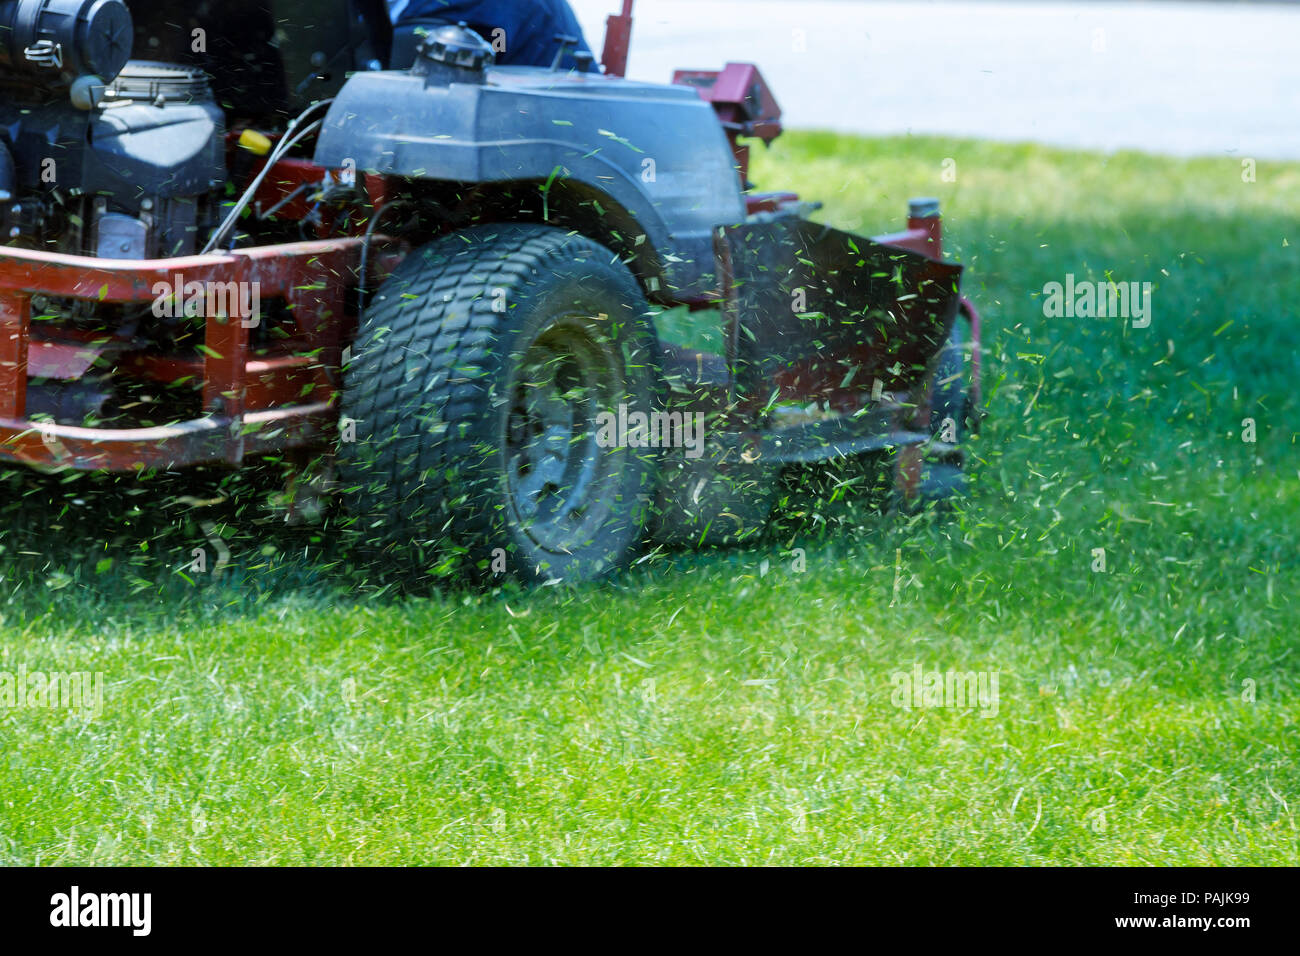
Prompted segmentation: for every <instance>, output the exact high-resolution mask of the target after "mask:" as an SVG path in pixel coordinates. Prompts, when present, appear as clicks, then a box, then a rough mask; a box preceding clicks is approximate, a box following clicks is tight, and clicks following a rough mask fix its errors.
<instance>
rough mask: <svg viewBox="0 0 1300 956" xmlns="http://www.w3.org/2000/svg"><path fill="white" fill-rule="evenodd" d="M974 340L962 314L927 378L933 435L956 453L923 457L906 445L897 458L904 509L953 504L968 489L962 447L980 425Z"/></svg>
mask: <svg viewBox="0 0 1300 956" xmlns="http://www.w3.org/2000/svg"><path fill="white" fill-rule="evenodd" d="M971 338H972V336H971V329H970V323H969V322H968V321H967V319H966V317H965V316H964V315H962V314H958V316H957V318H956V320H955V321H954V322H953V327H952V331H951V332H950V333H949V334H948V340H947V341H946V342H945V343H944V346H943V348H942V349H941V350H940V352H939V354H938V356H937V357H936V359H935V362H934V369H933V371H932V372H931V373H930V375H929V378H928V383H929V384H928V387H929V388H930V390H931V391H930V425H929V431H930V434H931V435H932V436H933V438H934V439H935V440H936V441H940V442H945V443H947V444H949V445H952V446H954V449H955V450H954V452H952V453H950V454H949V455H947V456H946V457H943V458H938V459H932V458H927V459H922V458H921V456H920V453H919V450H918V449H916V448H901V449H898V450H897V451H895V452H894V454H893V456H892V457H893V473H894V495H893V499H894V504H895V506H896V507H897V508H899V509H900V510H903V511H919V510H921V509H922V508H924V507H925V506H926V505H927V504H938V505H943V504H950V503H951V502H952V501H953V500H954V499H956V498H961V497H965V495H966V494H967V493H968V491H969V487H968V483H967V478H966V473H965V470H964V468H963V461H962V452H961V450H960V448H961V445H962V444H963V443H965V442H966V440H967V439H968V438H970V436H971V435H972V434H973V432H974V428H973V426H974V424H975V421H974V418H973V414H974V409H973V408H972V403H971V390H972V382H973V377H972V365H973V362H972V356H971V349H972V347H973V345H972V342H971Z"/></svg>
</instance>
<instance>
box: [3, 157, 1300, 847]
mask: <svg viewBox="0 0 1300 956" xmlns="http://www.w3.org/2000/svg"><path fill="white" fill-rule="evenodd" d="M947 157H951V158H954V159H955V160H956V162H957V167H956V168H957V180H956V182H954V183H945V182H943V181H942V179H941V173H942V171H943V166H942V161H943V159H944V158H947ZM754 178H755V179H756V180H757V181H759V182H761V183H762V184H764V185H765V186H770V187H773V188H776V187H786V186H789V187H792V188H795V189H798V190H799V191H801V192H802V193H803V194H804V195H805V196H807V197H809V198H813V197H815V198H821V199H824V200H826V202H827V209H826V211H825V218H826V219H827V221H830V222H833V223H834V224H835V225H837V226H841V227H844V228H849V229H854V230H856V231H861V232H867V233H870V232H883V231H890V230H892V229H894V228H896V227H897V224H898V221H899V220H900V219H901V217H902V216H903V215H904V211H905V208H906V206H905V203H906V199H907V197H908V196H909V195H913V194H925V193H932V194H937V195H939V196H940V198H941V199H942V200H943V205H944V212H945V216H946V223H945V230H946V236H947V240H946V241H947V247H948V250H949V252H950V254H952V255H954V257H956V258H959V259H961V260H963V261H964V262H966V263H967V265H968V267H969V271H968V274H967V279H966V288H967V290H968V292H969V294H971V295H972V296H973V297H974V298H975V299H976V301H977V302H978V304H979V305H980V307H981V308H982V309H983V310H984V313H985V318H986V325H985V342H984V345H985V353H986V359H985V367H986V399H987V404H988V408H989V411H990V413H991V417H990V418H989V420H988V421H987V422H986V425H985V430H984V434H983V436H982V437H981V438H980V439H979V440H978V442H977V444H976V446H975V454H976V456H977V457H978V459H979V462H978V464H977V467H976V470H975V474H974V498H973V500H972V501H971V503H970V504H969V506H968V507H966V508H965V509H963V510H962V511H960V512H959V513H957V514H956V515H953V516H951V517H949V518H946V519H936V518H935V517H933V516H922V517H920V518H916V519H908V520H904V519H885V518H882V517H880V516H878V515H876V514H875V513H873V512H872V511H871V510H870V509H868V508H866V507H864V506H862V505H861V504H860V503H859V502H858V501H856V500H855V499H854V496H852V495H849V496H847V497H848V500H844V497H845V496H843V495H834V494H827V495H824V496H822V497H820V498H815V497H813V496H812V494H811V491H812V490H813V489H811V488H805V489H804V493H803V494H796V495H794V496H792V498H791V499H790V500H789V501H788V503H787V511H786V513H785V515H784V516H783V517H782V519H781V520H780V522H779V523H778V525H777V527H776V529H774V531H773V532H772V534H771V535H769V537H768V539H767V540H766V541H765V542H763V543H762V544H761V545H757V546H755V547H753V548H749V549H744V550H727V551H716V552H709V553H702V554H689V553H686V554H656V555H653V556H651V557H650V558H649V559H648V560H646V561H645V562H643V563H642V564H641V565H639V566H638V567H637V568H636V569H634V570H633V571H632V572H630V573H628V574H625V575H622V576H621V577H619V578H618V579H617V580H615V581H613V582H610V583H608V584H604V585H601V586H591V587H582V588H576V589H541V590H537V591H532V592H521V591H519V590H517V589H514V588H505V589H502V590H499V591H496V592H493V593H490V594H464V593H438V594H435V595H433V596H431V597H429V598H425V599H410V598H408V599H397V598H394V597H392V596H390V595H387V594H384V593H376V592H375V590H374V589H373V588H369V587H368V583H367V582H366V581H364V580H363V579H359V578H356V577H354V576H351V575H349V573H348V571H347V569H346V568H343V567H341V566H339V565H338V560H337V558H336V556H334V555H332V554H331V547H330V535H329V532H328V530H327V531H325V532H323V533H320V534H317V535H314V536H313V535H305V536H301V537H296V536H292V535H290V534H288V533H284V532H277V531H275V530H274V529H273V526H269V525H259V524H256V523H254V522H253V521H252V520H251V516H252V515H253V514H254V511H253V509H251V508H250V509H248V511H247V512H246V515H247V517H248V519H249V520H240V519H239V518H238V517H236V518H233V519H232V520H230V521H229V522H227V523H226V524H218V525H217V526H215V527H213V528H212V529H210V531H209V532H208V533H219V534H222V535H224V537H225V538H226V539H227V540H228V547H229V548H230V550H231V551H232V553H233V560H232V563H231V565H230V567H229V568H228V569H226V570H225V571H224V572H222V574H221V575H219V576H216V575H211V574H208V575H206V576H204V575H190V577H191V578H192V579H194V582H195V583H193V584H191V583H189V582H188V581H186V580H184V579H182V578H181V577H180V576H179V575H178V574H177V573H175V572H176V571H177V570H179V569H183V568H185V567H186V566H187V565H188V564H189V563H190V561H191V549H192V548H195V547H206V548H208V551H209V560H212V557H211V550H212V549H211V547H210V546H209V545H208V543H207V534H205V532H204V531H203V530H201V529H200V527H199V525H198V524H197V523H196V522H195V521H194V520H193V519H191V518H188V517H185V516H186V515H189V514H193V513H195V512H192V511H190V510H188V509H186V508H185V507H184V505H183V504H176V497H177V495H179V494H185V493H193V489H189V488H188V486H187V485H185V484H182V486H181V487H179V488H173V489H171V491H170V492H167V493H163V492H159V491H158V490H156V489H155V488H153V486H148V487H146V486H140V487H134V486H132V485H131V483H124V484H123V483H119V484H118V485H115V486H114V487H113V488H111V489H109V490H107V491H104V490H96V485H95V483H94V482H89V481H87V480H86V479H82V478H75V479H74V478H70V477H65V478H54V479H42V480H39V481H38V480H33V479H27V478H22V479H21V480H20V478H19V477H18V476H13V477H11V478H10V479H9V481H8V483H7V484H6V486H5V487H6V488H7V489H8V491H9V493H10V495H11V497H12V498H14V499H15V500H13V501H11V507H12V508H13V509H14V510H15V519H14V525H13V527H12V528H11V529H10V530H9V531H8V532H7V533H6V534H5V536H4V538H3V539H0V544H3V545H4V548H5V551H4V552H3V554H0V569H2V570H3V573H4V575H5V579H6V582H7V585H8V586H7V587H6V593H5V595H4V600H3V603H0V614H2V615H3V618H2V620H0V671H5V672H9V673H16V672H17V671H18V670H19V668H20V667H25V668H26V670H27V671H29V672H31V671H46V672H48V671H76V670H87V671H102V672H103V673H104V675H105V685H106V692H105V701H104V710H103V713H102V715H101V716H99V717H98V718H96V719H94V720H86V719H85V718H84V716H83V715H79V714H69V713H67V712H65V711H57V710H42V709H31V708H26V709H23V708H0V734H3V740H4V747H3V749H2V750H0V860H2V861H4V862H7V863H42V864H54V863H63V864H74V863H92V864H107V863H115V864H127V863H134V864H151V863H203V864H222V863H226V864H230V863H276V864H279V863H462V862H468V863H565V864H574V863H754V864H759V863H929V864H937V863H950V864H954V863H955V864H1013V865H1014V864H1031V863H1036V864H1178V865H1182V864H1257V863H1258V864H1263V863H1280V864H1294V863H1296V862H1297V859H1298V857H1300V850H1298V847H1300V842H1298V840H1300V836H1298V833H1297V829H1296V820H1295V814H1296V812H1297V810H1300V806H1298V804H1300V769H1297V761H1296V756H1297V753H1296V752H1297V743H1296V741H1297V716H1298V715H1300V701H1298V699H1297V694H1296V678H1297V673H1298V672H1300V660H1298V659H1297V658H1298V656H1300V655H1298V653H1297V650H1298V649H1297V646H1296V642H1297V634H1300V619H1298V615H1297V613H1296V602H1295V598H1294V596H1293V595H1294V593H1295V590H1296V586H1297V584H1300V568H1298V563H1297V550H1298V549H1297V542H1300V495H1298V494H1297V479H1298V478H1300V473H1298V471H1297V469H1298V468H1300V455H1297V448H1296V441H1297V431H1298V426H1297V425H1296V422H1297V421H1300V402H1298V401H1297V399H1296V394H1295V388H1296V385H1295V382H1296V372H1297V359H1296V351H1295V348H1294V345H1293V343H1294V342H1295V331H1294V314H1295V303H1296V301H1297V300H1298V299H1300V296H1298V295H1297V293H1300V279H1297V278H1296V277H1297V275H1300V269H1298V268H1297V267H1298V266H1300V262H1298V261H1297V252H1296V248H1297V243H1300V235H1297V232H1296V230H1295V225H1294V224H1295V223H1296V222H1297V221H1300V164H1277V163H1262V164H1260V166H1259V168H1258V181H1257V182H1255V183H1250V184H1247V183H1242V182H1241V178H1240V163H1239V161H1237V160H1235V159H1230V158H1229V159H1223V160H1190V161H1179V160H1169V159H1161V158H1155V157H1149V156H1141V155H1136V154H1119V155H1113V156H1101V155H1097V154H1091V153H1076V152H1066V151H1060V150H1052V149H1046V148H1040V147H1033V146H1006V145H996V144H988V143H977V142H969V141H947V140H942V139H934V138H931V139H914V138H895V139H883V140H861V139H854V138H849V137H839V136H831V135H820V134H798V135H796V134H790V135H787V136H786V137H785V138H784V139H783V140H781V141H780V142H779V143H778V144H777V145H776V147H775V148H774V149H773V150H772V152H771V153H768V154H764V155H763V156H761V157H759V158H758V161H757V165H756V169H755V172H754ZM1108 270H1109V272H1110V273H1111V275H1112V277H1113V278H1114V279H1115V280H1116V281H1150V282H1152V283H1153V284H1154V286H1155V290H1154V294H1153V305H1154V308H1153V322H1152V325H1151V327H1150V328H1148V329H1145V330H1141V329H1130V328H1126V327H1125V324H1124V323H1123V322H1122V321H1121V320H1105V319H1083V320H1073V321H1067V320H1059V319H1047V318H1044V316H1043V310H1042V307H1041V301H1040V297H1041V292H1042V289H1043V285H1044V283H1046V282H1049V281H1063V280H1064V277H1065V275H1066V273H1073V274H1074V275H1075V277H1076V279H1080V280H1081V279H1104V278H1105V276H1106V273H1107V271H1108ZM1246 418H1253V419H1254V420H1255V422H1256V428H1257V435H1258V441H1257V443H1255V444H1248V443H1245V442H1243V441H1242V440H1241V433H1242V429H1243V425H1242V422H1243V419H1246ZM845 474H849V472H846V473H845ZM833 477H834V476H832V480H833ZM126 491H143V493H142V494H135V495H128V494H126V493H125V492H126ZM23 495H26V496H27V497H25V498H24V497H22V496H23ZM97 495H98V497H96V496H97ZM52 496H53V497H54V504H50V503H49V501H50V498H51V497H52ZM200 496H201V495H200ZM38 498H39V500H37V499H38ZM831 498H837V500H830V499H831ZM164 499H168V500H170V502H171V503H170V504H158V501H160V500H164ZM78 501H81V502H84V504H77V503H76V502H78ZM146 502H148V503H146ZM87 512H96V513H95V514H89V515H88V514H87ZM178 515H179V517H178ZM313 537H314V538H316V539H317V540H315V541H313V540H312V538H313ZM304 547H306V548H307V549H308V550H309V552H310V554H309V556H308V557H302V556H301V549H303V548H304ZM1097 548H1103V549H1105V557H1106V570H1105V571H1104V572H1100V571H1094V570H1093V567H1094V566H1095V565H1096V562H1097V557H1096V553H1095V550H1094V549H1097ZM23 552H28V553H23ZM106 562H107V563H106ZM799 568H802V570H798V569H799ZM915 663H920V664H922V665H923V666H924V667H926V668H927V669H934V668H938V669H939V670H947V669H949V668H953V669H956V670H958V671H982V672H986V673H988V674H992V673H996V674H997V675H998V677H999V691H1000V694H999V698H998V706H997V713H996V715H990V716H981V713H980V710H979V708H974V709H956V708H930V709H927V708H913V709H911V710H904V709H901V708H899V707H896V706H894V704H893V702H892V697H893V691H894V686H893V685H892V684H891V675H893V674H895V673H898V672H910V671H911V670H912V667H913V665H914V664H915Z"/></svg>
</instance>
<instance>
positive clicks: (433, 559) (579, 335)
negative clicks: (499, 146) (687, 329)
mask: <svg viewBox="0 0 1300 956" xmlns="http://www.w3.org/2000/svg"><path fill="white" fill-rule="evenodd" d="M648 315H649V307H648V305H647V304H646V301H645V298H644V296H643V294H642V292H641V289H640V286H639V285H638V284H637V282H636V280H635V278H634V277H633V276H632V274H631V273H630V272H629V271H628V270H627V268H626V267H625V266H623V265H622V263H620V262H618V260H617V258H616V257H615V256H614V254H613V253H611V252H610V251H609V250H608V249H605V248H604V247H602V246H600V245H598V244H596V243H594V242H592V241H591V240H589V239H586V238H584V237H582V236H577V235H572V234H569V233H565V232H563V231H561V230H558V229H552V228H549V227H545V226H537V225H519V224H513V225H495V226H477V227H474V228H471V229H467V230H464V231H462V232H458V233H456V234H454V235H451V236H448V237H446V238H443V239H440V240H437V241H435V242H433V243H431V244H430V245H428V246H426V247H424V248H423V249H420V250H418V251H416V252H414V253H412V254H411V255H410V256H409V257H408V258H407V259H406V261H405V262H403V263H402V265H401V266H400V267H399V268H398V269H397V270H396V271H395V272H394V273H393V275H392V276H391V277H390V278H389V279H388V281H387V282H385V283H384V285H383V286H382V287H381V288H380V289H379V291H378V292H377V293H376V295H375V298H374V301H373V303H372V304H371V305H370V307H369V308H368V309H367V310H366V314H365V316H364V319H363V321H362V323H361V329H360V332H359V334H358V337H357V342H356V345H355V347H354V353H355V357H354V359H353V361H352V363H351V365H350V366H349V368H348V369H347V370H346V372H345V375H346V380H345V390H344V397H343V409H342V412H343V419H344V425H345V427H346V426H348V425H349V424H350V425H351V426H352V427H354V428H355V441H354V442H348V441H346V440H345V441H344V442H341V443H340V448H339V457H340V479H341V484H342V488H343V493H344V500H345V506H346V508H347V511H348V513H349V515H350V516H351V519H352V521H351V524H352V527H353V529H354V531H355V533H356V534H358V535H359V536H360V538H361V540H362V542H363V543H364V546H365V549H366V550H367V551H369V552H371V553H375V552H378V556H380V557H381V559H382V562H383V563H384V564H396V566H397V567H398V568H399V569H401V570H404V571H407V572H415V573H418V574H435V575H442V574H448V573H456V572H460V571H469V572H470V573H471V574H473V575H475V576H478V577H487V578H489V579H491V578H494V577H497V576H500V575H502V574H505V573H510V574H514V575H516V576H518V577H521V578H523V579H525V580H530V581H549V580H556V579H561V580H566V581H578V580H587V579H591V578H595V577H598V576H600V575H602V574H604V573H606V572H608V571H610V570H611V569H614V568H617V567H619V566H620V565H623V564H624V563H626V562H627V560H628V559H629V558H630V556H631V555H632V554H634V553H635V551H636V549H637V548H638V546H639V545H640V544H641V542H642V540H643V537H644V531H645V526H646V523H647V517H648V509H649V505H650V503H651V501H652V500H653V495H654V491H655V481H656V456H655V454H654V452H653V450H651V449H642V448H631V447H609V446H610V444H611V443H610V442H609V441H608V432H605V433H603V434H604V436H605V440H604V441H603V442H602V441H601V440H600V435H601V434H602V433H600V432H599V430H598V428H597V416H598V415H599V414H600V413H602V412H613V413H615V414H617V412H618V411H619V405H620V404H624V405H626V406H627V407H628V408H629V409H640V410H644V411H647V412H648V411H650V410H651V409H652V408H653V407H654V406H655V402H656V398H657V392H658V376H657V374H656V370H655V367H654V364H653V363H654V360H655V356H657V355H658V350H657V348H655V342H654V335H653V331H652V327H651V326H650V325H649V320H648ZM343 437H344V438H345V439H346V437H347V435H346V434H345V435H344V436H343Z"/></svg>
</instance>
